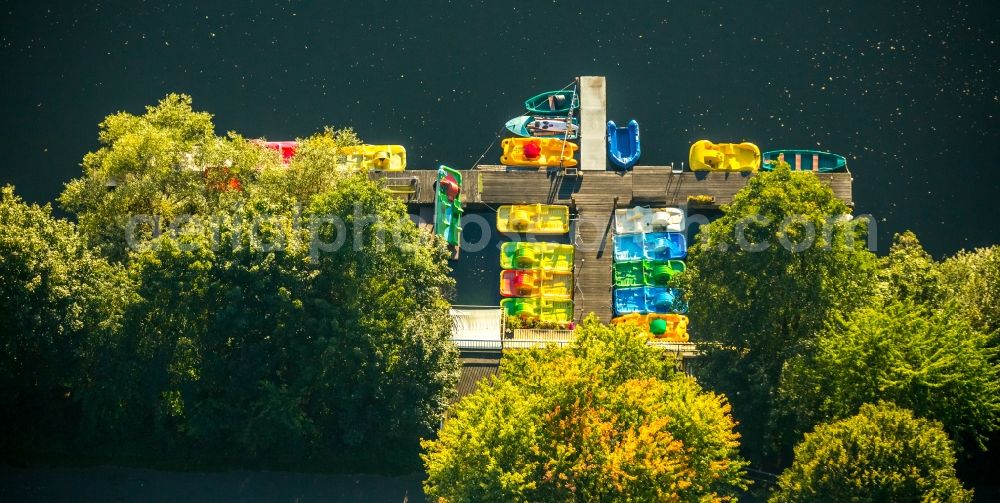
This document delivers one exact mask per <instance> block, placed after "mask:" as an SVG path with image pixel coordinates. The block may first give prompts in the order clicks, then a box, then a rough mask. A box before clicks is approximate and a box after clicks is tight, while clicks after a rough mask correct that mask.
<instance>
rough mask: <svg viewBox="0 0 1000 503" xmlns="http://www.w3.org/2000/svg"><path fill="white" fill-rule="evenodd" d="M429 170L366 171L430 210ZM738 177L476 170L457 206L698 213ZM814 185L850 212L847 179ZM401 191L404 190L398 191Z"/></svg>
mask: <svg viewBox="0 0 1000 503" xmlns="http://www.w3.org/2000/svg"><path fill="white" fill-rule="evenodd" d="M436 176H437V172H436V171H435V170H411V171H404V172H393V173H390V172H386V171H372V172H370V174H369V177H370V178H372V179H375V180H385V183H386V185H387V186H389V187H393V188H394V189H393V190H394V191H395V192H396V193H398V194H400V197H402V198H404V199H405V200H406V201H407V202H408V203H410V204H414V205H423V204H434V180H435V178H436ZM751 176H752V175H748V174H744V173H721V172H698V173H695V172H690V171H686V172H683V173H672V172H671V169H670V166H636V167H635V168H633V169H632V171H629V172H626V173H618V172H613V171H600V172H582V173H581V176H566V175H563V174H562V172H561V171H559V170H557V169H549V170H546V169H544V168H540V169H519V168H507V167H504V166H493V165H481V166H479V167H478V168H477V169H471V170H466V171H462V201H463V203H464V204H465V205H466V206H468V207H472V208H476V207H477V206H491V207H492V206H497V205H501V204H528V203H546V204H565V205H569V206H571V207H574V206H576V203H575V201H595V200H602V201H611V200H613V199H614V198H615V197H618V201H617V206H618V207H625V206H634V205H663V206H685V205H687V203H688V197H689V196H708V197H709V198H711V199H712V202H710V203H705V204H700V205H699V206H698V207H699V208H705V209H718V207H719V206H720V205H723V204H726V203H729V202H732V200H733V196H734V195H735V194H736V193H737V192H739V190H740V189H742V188H743V187H744V186H745V185H746V184H747V181H748V180H750V177H751ZM816 176H818V177H819V179H820V180H821V181H822V182H823V183H825V184H827V185H828V186H830V188H831V189H833V193H834V195H835V196H837V198H839V199H840V200H842V201H844V202H845V203H847V205H848V206H852V207H853V206H854V198H853V195H852V181H853V179H852V177H851V173H849V172H845V173H820V174H818V175H816ZM404 189H405V190H404Z"/></svg>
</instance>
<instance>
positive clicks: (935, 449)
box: [770, 404, 972, 503]
mask: <svg viewBox="0 0 1000 503" xmlns="http://www.w3.org/2000/svg"><path fill="white" fill-rule="evenodd" d="M954 464H955V454H954V453H953V452H952V449H951V445H950V444H949V442H948V437H947V436H946V435H945V433H944V431H942V430H941V426H940V424H939V423H937V422H934V421H928V420H925V419H920V418H915V417H913V413H911V412H910V411H908V410H906V409H900V408H897V407H895V406H893V405H891V404H880V405H871V404H865V405H863V406H862V407H861V409H860V411H859V412H858V414H857V415H856V416H853V417H850V418H847V419H842V420H840V421H837V422H835V423H832V424H821V425H819V426H817V427H816V431H815V432H813V433H808V434H806V437H805V440H803V441H802V442H801V443H800V444H799V445H797V446H796V447H795V461H794V462H793V463H792V466H791V467H789V468H788V469H787V470H785V471H784V472H783V473H782V474H781V477H780V478H779V479H778V486H779V489H778V490H777V491H776V492H775V493H774V494H773V495H772V496H771V499H770V501H771V502H773V503H781V502H796V501H802V502H806V501H808V502H812V501H831V502H833V501H942V502H943V501H948V502H968V501H972V491H969V490H965V489H963V488H962V484H961V482H960V481H959V480H958V478H957V477H956V476H955V468H954Z"/></svg>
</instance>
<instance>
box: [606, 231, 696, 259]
mask: <svg viewBox="0 0 1000 503" xmlns="http://www.w3.org/2000/svg"><path fill="white" fill-rule="evenodd" d="M616 237H617V236H616ZM642 253H643V257H642V258H644V259H646V260H655V261H660V262H665V261H668V260H675V259H683V258H685V257H687V239H686V238H685V237H684V234H682V233H680V232H650V233H647V234H644V235H643V243H642Z"/></svg>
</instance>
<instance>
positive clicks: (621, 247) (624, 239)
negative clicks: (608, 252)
mask: <svg viewBox="0 0 1000 503" xmlns="http://www.w3.org/2000/svg"><path fill="white" fill-rule="evenodd" d="M613 241H614V252H615V256H614V259H615V262H626V261H629V260H642V257H643V255H642V234H619V235H617V236H615V237H614V240H613Z"/></svg>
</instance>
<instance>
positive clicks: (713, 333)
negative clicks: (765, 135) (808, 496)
mask: <svg viewBox="0 0 1000 503" xmlns="http://www.w3.org/2000/svg"><path fill="white" fill-rule="evenodd" d="M848 212H849V209H848V208H847V206H845V205H844V203H843V202H841V201H840V200H838V199H837V198H836V197H834V194H833V192H832V191H831V190H830V188H829V187H827V186H825V185H824V184H823V183H821V182H820V181H819V179H818V178H817V177H816V176H814V175H812V174H809V173H791V172H790V171H789V170H788V168H787V167H779V168H778V169H776V170H775V171H773V172H771V173H760V174H758V175H755V176H753V177H752V178H750V181H749V182H748V184H747V186H746V187H745V188H744V189H743V190H741V191H740V192H739V193H737V194H736V196H735V197H734V199H733V202H732V203H731V204H729V205H725V206H723V216H722V217H721V218H719V219H718V220H716V221H714V222H712V223H711V224H709V225H707V226H706V227H703V228H702V236H703V238H702V239H700V240H699V242H698V243H697V244H695V245H694V246H693V247H692V248H691V250H690V255H689V261H688V269H687V272H686V273H685V274H684V275H683V278H682V280H683V285H682V286H683V288H684V289H685V292H686V296H687V298H688V300H689V305H690V313H689V317H690V319H691V325H690V326H691V327H692V334H693V336H692V338H693V339H696V340H698V341H701V342H704V343H706V344H705V346H704V347H705V355H704V357H703V359H702V362H701V372H700V373H699V375H700V377H702V378H703V379H704V381H705V382H706V383H707V384H708V385H709V386H710V387H712V388H713V389H715V390H716V391H720V392H723V393H725V394H726V395H727V396H728V397H729V399H730V400H731V401H732V403H733V407H734V413H735V415H736V416H737V418H738V419H739V421H740V428H741V432H742V433H743V435H744V439H745V440H744V447H745V452H747V454H749V455H751V457H753V458H756V459H757V460H760V459H762V458H761V456H762V455H763V452H764V450H765V444H767V445H770V441H769V440H767V438H768V437H769V434H768V433H767V431H768V430H767V428H766V425H767V423H768V417H769V414H770V412H771V410H772V409H773V400H774V397H775V391H776V389H777V386H778V380H779V377H780V374H781V368H782V365H783V364H784V362H785V361H786V360H787V359H788V358H790V357H792V356H795V355H798V354H802V353H804V352H806V351H807V350H808V347H809V344H810V343H811V341H812V340H813V338H814V337H815V334H816V333H817V332H818V331H819V330H821V329H822V327H823V324H824V323H825V322H826V320H827V319H828V318H829V317H830V316H831V315H832V314H833V313H836V312H850V311H851V310H853V309H856V308H858V307H860V306H863V305H866V303H867V302H868V301H869V299H871V298H872V296H873V290H874V286H875V282H874V278H875V274H876V258H875V256H874V255H873V254H872V253H870V252H868V251H867V250H865V249H864V241H865V240H864V239H863V238H862V236H861V235H860V233H861V232H863V231H864V230H865V229H864V227H865V226H864V225H859V226H852V225H843V224H839V225H838V224H836V222H837V221H838V219H840V218H842V216H843V215H846V214H848Z"/></svg>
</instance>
